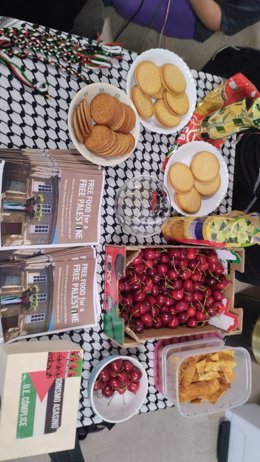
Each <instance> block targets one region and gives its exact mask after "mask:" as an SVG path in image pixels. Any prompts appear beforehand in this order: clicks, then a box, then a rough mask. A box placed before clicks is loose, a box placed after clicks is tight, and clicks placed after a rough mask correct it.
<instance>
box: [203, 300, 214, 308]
mask: <svg viewBox="0 0 260 462" xmlns="http://www.w3.org/2000/svg"><path fill="white" fill-rule="evenodd" d="M213 303H214V298H213V297H205V300H204V305H205V306H206V307H207V308H208V307H209V306H212V305H213Z"/></svg>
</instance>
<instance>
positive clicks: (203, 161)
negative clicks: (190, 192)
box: [191, 151, 220, 181]
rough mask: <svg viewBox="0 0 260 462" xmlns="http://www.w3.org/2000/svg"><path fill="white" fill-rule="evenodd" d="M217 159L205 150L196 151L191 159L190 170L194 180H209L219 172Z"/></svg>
mask: <svg viewBox="0 0 260 462" xmlns="http://www.w3.org/2000/svg"><path fill="white" fill-rule="evenodd" d="M219 167H220V165H219V160H218V158H217V157H216V156H214V154H212V153H211V152H207V151H201V152H198V153H197V154H196V155H195V156H194V157H193V159H192V162H191V171H192V173H193V175H194V176H195V178H196V180H199V181H211V180H213V179H214V178H215V177H216V176H217V175H218V173H219Z"/></svg>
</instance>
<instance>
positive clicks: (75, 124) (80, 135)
mask: <svg viewBox="0 0 260 462" xmlns="http://www.w3.org/2000/svg"><path fill="white" fill-rule="evenodd" d="M73 129H74V133H75V136H76V138H77V140H78V141H79V142H80V143H83V142H84V138H85V137H84V134H83V133H82V131H81V129H80V127H79V122H78V118H77V113H76V111H74V113H73Z"/></svg>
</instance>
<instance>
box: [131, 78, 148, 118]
mask: <svg viewBox="0 0 260 462" xmlns="http://www.w3.org/2000/svg"><path fill="white" fill-rule="evenodd" d="M132 100H133V103H134V105H135V107H136V110H137V112H138V114H139V115H140V116H141V117H142V118H143V119H149V118H150V117H152V115H153V103H152V100H151V97H150V96H148V95H145V94H144V93H142V91H141V90H140V88H139V87H138V86H136V87H134V88H133V90H132Z"/></svg>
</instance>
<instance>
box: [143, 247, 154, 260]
mask: <svg viewBox="0 0 260 462" xmlns="http://www.w3.org/2000/svg"><path fill="white" fill-rule="evenodd" d="M143 257H144V258H145V259H146V260H156V258H157V257H156V251H155V250H154V249H145V250H144V254H143Z"/></svg>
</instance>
